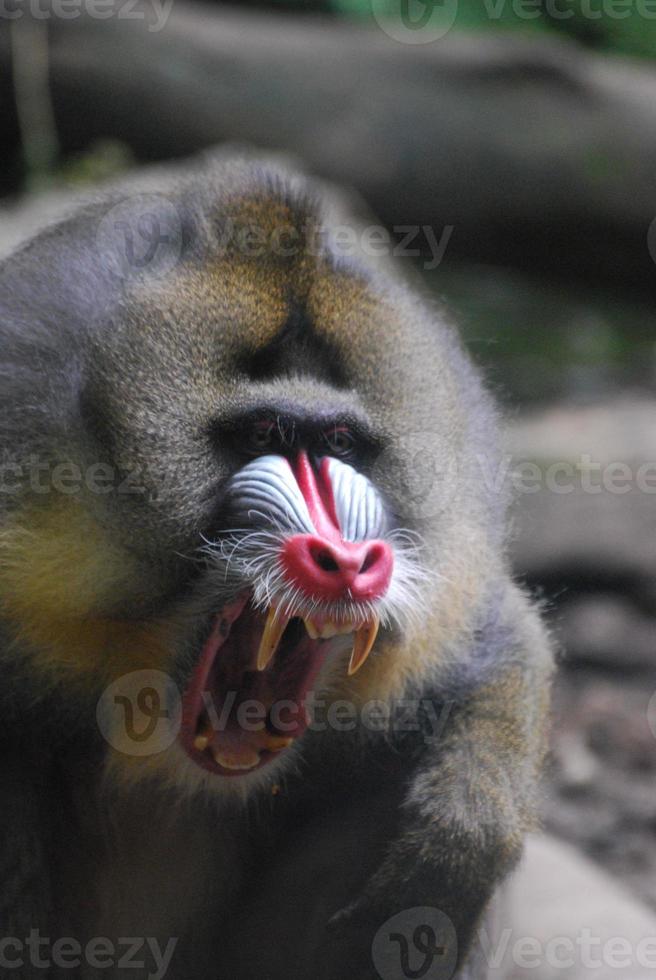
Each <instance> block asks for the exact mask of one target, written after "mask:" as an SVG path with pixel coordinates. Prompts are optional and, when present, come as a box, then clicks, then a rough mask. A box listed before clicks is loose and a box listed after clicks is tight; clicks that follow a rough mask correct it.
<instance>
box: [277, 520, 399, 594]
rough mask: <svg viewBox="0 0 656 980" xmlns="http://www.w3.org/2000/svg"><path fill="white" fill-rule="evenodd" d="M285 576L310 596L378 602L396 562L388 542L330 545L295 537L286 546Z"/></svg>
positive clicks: (304, 536) (314, 538)
mask: <svg viewBox="0 0 656 980" xmlns="http://www.w3.org/2000/svg"><path fill="white" fill-rule="evenodd" d="M281 560H282V564H283V568H284V570H285V575H286V576H287V578H288V579H289V580H290V581H292V582H293V583H294V584H295V585H298V586H300V588H301V589H302V590H303V592H305V593H306V594H307V595H309V596H311V597H318V598H320V599H329V600H333V601H335V600H339V599H349V598H350V599H354V600H355V601H361V602H362V601H364V600H367V599H378V598H380V596H382V595H384V594H385V592H387V589H388V588H389V584H390V580H391V578H392V568H393V564H394V558H393V556H392V549H391V548H390V546H389V545H388V544H386V542H385V541H357V542H352V541H339V542H336V541H327V540H326V539H325V538H322V537H319V536H318V535H314V534H296V535H294V536H293V537H291V538H288V540H287V541H286V542H285V544H284V546H283V549H282V554H281Z"/></svg>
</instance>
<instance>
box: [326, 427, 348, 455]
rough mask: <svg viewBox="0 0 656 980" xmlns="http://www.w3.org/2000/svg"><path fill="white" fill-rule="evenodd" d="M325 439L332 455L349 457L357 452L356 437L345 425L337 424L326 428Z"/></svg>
mask: <svg viewBox="0 0 656 980" xmlns="http://www.w3.org/2000/svg"><path fill="white" fill-rule="evenodd" d="M323 439H324V442H325V443H326V445H327V447H328V451H329V453H330V454H331V456H338V457H339V458H340V459H347V458H348V457H349V456H352V455H353V454H354V452H355V437H354V435H353V433H352V432H351V430H350V429H348V428H347V427H346V426H345V425H335V426H333V427H332V428H330V429H326V431H325V432H324V433H323Z"/></svg>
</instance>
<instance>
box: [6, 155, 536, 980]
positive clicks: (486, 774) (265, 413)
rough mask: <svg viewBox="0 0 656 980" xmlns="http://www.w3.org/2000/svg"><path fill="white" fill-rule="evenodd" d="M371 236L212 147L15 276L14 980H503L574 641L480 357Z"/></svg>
mask: <svg viewBox="0 0 656 980" xmlns="http://www.w3.org/2000/svg"><path fill="white" fill-rule="evenodd" d="M338 219H339V215H338V207H337V204H336V203H335V201H334V198H333V196H332V195H330V194H329V193H328V192H327V191H326V189H325V188H323V187H321V186H319V185H317V184H314V183H312V181H310V180H307V179H305V178H304V177H302V176H300V175H297V174H293V173H289V172H288V171H287V170H286V169H285V167H284V166H282V165H281V164H279V163H274V162H267V161H264V162H258V161H254V160H250V159H247V158H235V157H232V156H230V155H228V154H226V155H225V156H216V155H210V156H208V157H206V158H202V159H201V160H200V161H199V162H195V163H193V164H187V165H186V166H185V167H180V168H179V169H177V168H172V169H170V170H168V169H166V168H163V169H161V170H155V171H153V172H152V173H150V174H148V175H147V176H146V177H143V178H139V179H137V180H134V181H131V182H126V183H124V184H122V185H118V186H117V187H116V188H115V189H114V190H112V191H110V192H108V193H107V195H106V196H105V197H99V198H97V199H95V200H93V201H91V202H90V203H86V204H84V205H82V206H80V207H79V209H78V210H77V211H74V212H73V213H72V215H71V216H70V217H68V218H67V219H65V220H63V221H61V222H59V223H56V224H54V225H52V226H51V227H48V228H46V229H45V230H44V231H42V232H41V233H40V234H38V235H37V236H36V237H35V238H34V239H33V240H32V241H30V242H29V243H28V244H27V245H25V246H23V247H22V248H20V249H19V250H18V251H17V252H15V253H14V254H13V255H12V256H10V257H9V258H8V259H6V260H5V261H4V263H3V264H2V265H1V266H0V467H1V469H0V476H1V481H0V485H1V493H0V657H1V666H2V682H1V713H0V719H1V721H0V787H1V789H0V795H1V800H2V807H1V810H0V976H1V977H2V978H3V980H4V978H5V977H8V978H11V977H20V978H24V977H25V978H28V977H29V978H31V977H39V978H44V977H47V978H53V977H80V978H91V977H99V976H103V977H106V978H115V977H126V978H140V977H143V978H146V977H156V978H158V980H159V978H161V977H163V976H166V977H168V978H170V980H211V978H216V980H374V978H382V980H403V978H407V977H422V976H424V977H428V978H429V980H434V978H438V977H439V978H440V980H448V978H449V977H451V976H460V977H465V976H466V977H473V976H477V977H478V976H482V975H484V973H485V969H484V964H482V963H481V962H480V957H479V956H478V955H477V954H476V949H477V947H476V943H475V942H474V940H475V939H476V936H477V931H478V930H479V928H481V927H482V925H483V924H484V923H486V922H488V921H490V920H491V918H492V917H493V910H494V908H495V905H496V903H497V902H498V901H499V900H500V896H501V895H502V894H503V888H500V887H499V886H500V885H501V883H502V882H503V880H504V878H505V876H506V875H507V873H508V872H509V871H510V869H512V868H513V867H514V865H515V864H516V862H517V860H518V858H519V856H520V854H521V851H522V842H523V838H524V835H525V833H526V831H527V830H528V829H530V828H531V827H532V826H533V825H534V823H535V800H536V785H537V780H538V777H539V770H540V765H541V760H542V756H543V753H544V739H545V733H544V729H545V715H546V708H547V702H548V686H549V676H550V672H551V653H550V649H549V643H548V640H547V639H546V638H545V634H544V632H543V629H542V627H541V625H540V622H539V619H538V616H537V614H536V612H535V610H534V608H533V607H532V605H531V603H530V601H529V600H528V599H527V597H526V596H525V595H524V594H523V593H522V591H521V590H520V589H519V588H518V587H517V586H516V585H515V584H514V583H513V581H512V578H511V574H510V571H509V566H508V559H507V555H506V518H505V506H506V500H505V495H504V492H503V490H502V488H501V486H500V483H502V482H503V481H500V479H499V473H500V472H502V471H503V467H502V461H501V457H500V454H499V450H498V448H497V439H496V431H495V430H496V418H495V411H494V408H493V406H492V404H491V402H490V400H489V399H488V397H487V395H486V394H485V392H484V390H483V388H482V386H481V383H480V381H479V378H478V375H477V373H476V371H475V370H474V369H473V368H472V366H471V364H470V362H469V361H468V359H467V357H466V355H465V354H464V353H463V351H462V349H461V347H460V344H459V341H458V339H457V337H456V336H454V333H453V332H452V330H451V329H450V328H449V327H448V326H447V325H445V323H444V321H443V319H442V317H441V315H440V314H439V313H438V312H437V311H436V310H435V309H434V308H433V307H432V306H431V305H430V304H427V303H426V302H425V301H424V299H423V298H422V297H421V296H418V295H416V293H415V291H414V290H413V289H411V288H409V287H408V285H407V284H406V283H405V281H404V280H403V279H402V278H401V277H400V276H399V274H398V272H397V270H396V269H395V268H394V267H393V266H392V265H391V264H390V266H389V267H388V266H383V264H382V263H381V262H377V263H374V262H373V261H372V260H371V259H368V258H367V257H366V255H365V254H364V251H365V250H364V249H363V250H361V253H358V254H357V255H345V254H344V249H343V248H341V247H340V237H339V234H338V233H336V232H335V229H336V228H337V230H339V225H338V224H337V222H338ZM352 227H354V226H352ZM352 251H353V250H352Z"/></svg>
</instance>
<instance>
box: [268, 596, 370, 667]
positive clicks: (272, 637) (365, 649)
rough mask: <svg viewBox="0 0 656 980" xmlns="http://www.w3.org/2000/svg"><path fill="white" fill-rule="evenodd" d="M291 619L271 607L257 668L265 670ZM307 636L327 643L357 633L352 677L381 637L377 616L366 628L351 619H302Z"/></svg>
mask: <svg viewBox="0 0 656 980" xmlns="http://www.w3.org/2000/svg"><path fill="white" fill-rule="evenodd" d="M290 619H291V616H289V615H288V614H287V613H284V612H282V611H281V610H280V609H276V608H275V606H271V607H270V609H269V612H268V615H267V618H266V622H265V624H264V630H263V632H262V638H261V640H260V647H259V650H258V652H257V669H258V670H265V669H266V667H268V665H269V664H270V663H271V661H272V660H273V658H274V657H275V655H276V651H277V649H278V646H279V645H280V641H281V639H282V635H283V633H284V632H285V629H286V627H287V624H288V623H289V620H290ZM303 622H304V623H305V628H306V630H307V632H308V635H309V636H310V637H311V639H313V640H319V639H321V640H328V639H330V638H331V637H333V636H342V635H344V634H347V633H355V638H354V641H353V652H352V653H351V660H350V662H349V669H348V672H349V674H354V673H355V672H356V671H357V670H359V668H360V667H361V666H362V664H363V663H364V662H365V660H366V659H367V657H368V656H369V654H370V652H371V648H372V647H373V645H374V642H375V640H376V636H377V634H378V626H379V620H378V617H372V618H371V619H370V620H369V621H368V622H366V623H364V624H363V625H360V626H357V624H356V623H355V622H354V621H353V620H352V619H346V620H337V621H335V620H330V619H326V618H325V617H321V619H320V620H317V619H313V618H311V617H307V618H306V619H304V620H303Z"/></svg>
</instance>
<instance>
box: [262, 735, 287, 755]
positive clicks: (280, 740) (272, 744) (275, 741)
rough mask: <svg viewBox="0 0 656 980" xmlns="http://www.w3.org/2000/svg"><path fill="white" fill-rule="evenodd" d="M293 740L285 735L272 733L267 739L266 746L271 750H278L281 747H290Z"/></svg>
mask: <svg viewBox="0 0 656 980" xmlns="http://www.w3.org/2000/svg"><path fill="white" fill-rule="evenodd" d="M293 741H294V739H293V738H289V737H285V736H284V735H271V736H269V738H268V739H267V742H266V744H265V746H264V748H265V749H270V751H271V752H278V751H279V750H280V749H288V748H289V746H290V745H291V744H292V742H293Z"/></svg>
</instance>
